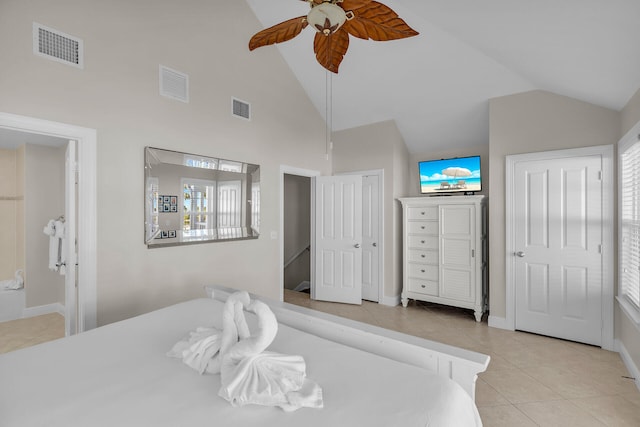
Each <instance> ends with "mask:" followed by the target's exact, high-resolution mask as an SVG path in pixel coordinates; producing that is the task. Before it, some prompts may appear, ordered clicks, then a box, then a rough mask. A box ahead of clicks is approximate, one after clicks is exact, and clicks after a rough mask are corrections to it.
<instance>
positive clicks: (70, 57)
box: [33, 22, 84, 68]
mask: <svg viewBox="0 0 640 427" xmlns="http://www.w3.org/2000/svg"><path fill="white" fill-rule="evenodd" d="M33 53H34V54H35V55H38V56H41V57H43V58H47V59H51V60H53V61H56V62H61V63H63V64H67V65H71V66H73V67H76V68H83V67H84V48H83V43H82V40H81V39H79V38H77V37H73V36H70V35H68V34H65V33H63V32H61V31H58V30H54V29H53V28H48V27H45V26H44V25H40V24H38V23H37V22H34V23H33Z"/></svg>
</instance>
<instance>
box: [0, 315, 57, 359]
mask: <svg viewBox="0 0 640 427" xmlns="http://www.w3.org/2000/svg"><path fill="white" fill-rule="evenodd" d="M62 337H64V316H61V315H60V314H57V313H51V314H44V315H42V316H36V317H29V318H26V319H17V320H10V321H8V322H2V323H0V354H2V353H7V352H9V351H13V350H18V349H20V348H25V347H30V346H32V345H36V344H40V343H43V342H46V341H51V340H55V339H58V338H62Z"/></svg>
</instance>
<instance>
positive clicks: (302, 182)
mask: <svg viewBox="0 0 640 427" xmlns="http://www.w3.org/2000/svg"><path fill="white" fill-rule="evenodd" d="M283 215H284V229H283V230H282V232H283V235H282V239H283V241H284V248H283V250H284V259H285V262H284V266H283V270H284V271H283V275H284V283H283V285H284V288H285V289H286V290H290V291H296V292H306V293H309V292H310V290H311V178H310V177H308V176H299V175H291V174H285V175H284V206H283ZM285 294H286V292H285ZM285 298H286V296H285Z"/></svg>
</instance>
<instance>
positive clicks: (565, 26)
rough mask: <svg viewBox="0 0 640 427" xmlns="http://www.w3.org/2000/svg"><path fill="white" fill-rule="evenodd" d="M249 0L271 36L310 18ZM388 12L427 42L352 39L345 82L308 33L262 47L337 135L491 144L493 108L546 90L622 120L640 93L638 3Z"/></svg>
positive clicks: (463, 0)
mask: <svg viewBox="0 0 640 427" xmlns="http://www.w3.org/2000/svg"><path fill="white" fill-rule="evenodd" d="M246 1H247V3H248V4H249V5H250V7H251V8H252V9H253V11H254V13H255V14H256V16H257V17H258V20H259V21H260V22H261V24H262V25H263V27H265V28H266V27H269V26H272V25H274V24H277V23H279V22H281V21H284V20H286V19H289V18H293V17H295V16H300V15H305V14H306V13H307V12H308V10H309V5H308V4H307V3H306V2H303V1H299V0H246ZM380 2H381V3H384V4H386V5H387V6H389V7H391V8H392V9H393V10H394V11H395V12H396V13H398V15H399V16H400V17H401V18H403V19H404V20H405V21H406V22H407V24H409V25H410V26H411V27H412V28H414V29H415V30H417V31H418V32H419V33H420V35H419V36H417V37H412V38H408V39H402V40H395V41H388V42H374V41H371V40H368V41H365V40H361V39H356V38H353V37H351V38H350V45H349V50H348V52H347V54H346V56H345V58H344V60H343V62H342V64H341V65H340V71H339V74H332V75H329V74H328V72H326V71H325V69H324V68H322V67H321V66H320V65H319V64H318V63H317V62H316V60H315V56H314V53H313V36H314V30H312V29H311V28H310V27H308V28H306V29H305V30H304V31H303V32H302V34H300V35H299V36H298V37H296V38H295V39H293V40H290V41H288V42H285V43H281V44H279V45H277V47H273V46H267V47H263V48H261V49H279V51H280V52H281V54H282V56H283V57H284V59H285V61H286V62H287V63H288V65H289V67H290V68H291V70H292V71H293V73H294V74H295V75H296V77H297V78H298V80H299V81H300V83H301V84H302V86H303V87H304V89H305V90H306V92H307V93H308V95H309V97H310V99H311V100H312V102H313V103H314V105H315V106H316V108H317V109H318V110H319V111H320V112H321V114H322V115H323V116H325V115H326V112H327V111H331V113H330V116H329V117H330V123H331V127H332V129H333V130H334V131H337V130H343V129H348V128H352V127H357V126H363V125H367V124H371V123H375V122H379V121H384V120H394V121H395V122H396V124H397V126H398V129H399V130H400V132H401V134H402V136H403V138H404V140H405V142H406V144H407V147H408V148H409V150H410V151H411V152H413V153H423V152H427V151H429V150H446V149H448V148H462V147H470V146H473V145H476V144H484V143H487V142H488V141H489V99H491V98H494V97H499V96H504V95H510V94H514V93H518V92H524V91H529V90H535V89H540V90H546V91H550V92H554V93H557V94H560V95H565V96H569V97H572V98H575V99H578V100H582V101H586V102H589V103H592V104H596V105H599V106H603V107H606V108H610V109H614V110H620V109H622V108H623V107H624V106H625V104H626V103H627V101H628V100H629V98H630V97H631V96H632V95H633V94H634V93H635V92H636V90H638V88H640V0H484V1H478V0H381V1H380ZM247 41H248V40H247ZM328 87H329V88H330V89H331V90H329V91H327V88H328ZM327 104H329V105H330V106H331V108H330V109H328V108H327Z"/></svg>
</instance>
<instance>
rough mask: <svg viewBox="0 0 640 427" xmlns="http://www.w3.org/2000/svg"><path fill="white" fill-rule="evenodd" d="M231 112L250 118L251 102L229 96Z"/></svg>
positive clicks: (236, 115) (246, 118)
mask: <svg viewBox="0 0 640 427" xmlns="http://www.w3.org/2000/svg"><path fill="white" fill-rule="evenodd" d="M231 114H233V115H234V116H235V117H240V118H241V119H245V120H251V104H249V103H248V102H244V101H241V100H239V99H237V98H231Z"/></svg>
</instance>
